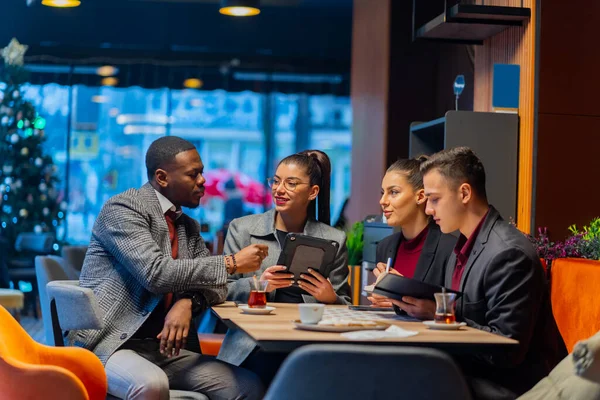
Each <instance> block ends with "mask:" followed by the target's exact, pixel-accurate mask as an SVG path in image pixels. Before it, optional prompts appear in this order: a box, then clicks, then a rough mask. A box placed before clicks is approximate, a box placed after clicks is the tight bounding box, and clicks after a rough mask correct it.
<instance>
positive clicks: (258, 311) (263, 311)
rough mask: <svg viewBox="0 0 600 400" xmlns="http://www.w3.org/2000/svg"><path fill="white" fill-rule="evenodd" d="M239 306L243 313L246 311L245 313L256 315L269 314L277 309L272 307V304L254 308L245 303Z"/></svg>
mask: <svg viewBox="0 0 600 400" xmlns="http://www.w3.org/2000/svg"><path fill="white" fill-rule="evenodd" d="M238 308H239V309H240V310H242V313H244V314H254V315H267V314H271V313H272V312H273V311H275V307H271V306H266V307H265V308H253V307H248V305H246V304H244V305H239V306H238Z"/></svg>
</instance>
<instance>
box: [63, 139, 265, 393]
mask: <svg viewBox="0 0 600 400" xmlns="http://www.w3.org/2000/svg"><path fill="white" fill-rule="evenodd" d="M146 167H147V170H148V179H149V182H148V183H146V184H145V185H144V186H142V187H141V188H140V189H130V190H128V191H126V192H124V193H121V194H119V195H117V196H114V197H112V198H111V199H109V200H108V201H107V202H106V204H105V205H104V206H103V208H102V211H101V212H100V214H99V215H98V218H97V220H96V223H95V224H94V229H93V231H92V237H91V240H90V245H89V249H88V252H87V254H86V257H85V261H84V264H83V269H82V271H81V277H80V284H81V286H83V287H87V288H91V289H92V290H93V291H94V293H95V295H96V296H97V299H98V303H99V304H100V308H101V309H102V311H103V312H104V319H103V322H104V326H103V328H102V329H100V330H82V331H75V332H71V333H70V334H69V341H70V343H71V344H74V345H76V346H81V347H85V348H87V349H89V350H91V351H93V352H94V353H95V354H96V355H97V356H98V357H99V358H100V360H101V361H102V362H103V363H104V364H105V368H106V373H107V377H108V391H109V393H110V394H111V395H113V396H117V397H119V398H123V399H168V398H169V389H172V390H183V391H189V392H197V393H203V394H205V395H206V396H208V397H210V398H211V399H259V398H261V397H262V394H263V388H262V385H261V383H260V381H259V379H258V378H257V377H256V376H255V375H254V374H253V373H251V372H250V371H247V370H244V369H242V368H238V367H234V366H232V365H229V364H226V363H224V362H221V361H217V360H214V359H211V358H208V357H206V356H202V355H200V354H197V353H193V352H190V351H187V350H185V349H184V346H185V341H186V338H187V336H188V333H189V332H190V324H191V319H192V315H193V314H198V313H200V312H201V311H203V310H204V309H206V308H207V307H210V306H211V305H213V304H215V303H219V302H222V301H224V300H225V297H226V295H227V277H228V275H229V274H233V273H243V272H252V271H255V270H257V269H258V268H259V267H260V264H261V262H262V260H263V259H264V258H265V257H266V256H267V255H268V249H267V247H266V246H261V245H252V246H248V247H246V248H244V249H242V250H241V251H240V252H238V253H236V254H234V255H233V256H215V257H210V256H209V251H208V250H207V248H206V246H205V244H204V241H203V240H202V237H201V236H200V227H199V224H198V222H197V221H195V220H193V219H192V218H190V217H188V216H187V215H185V214H183V213H182V212H181V207H182V206H183V207H192V208H195V207H198V205H199V203H200V199H201V198H202V196H203V195H204V183H205V179H204V177H203V176H202V173H203V169H204V166H203V164H202V161H201V159H200V155H199V154H198V151H197V150H196V148H195V147H194V145H192V144H191V143H190V142H188V141H186V140H183V139H181V138H178V137H175V136H168V137H163V138H160V139H158V140H156V141H154V142H153V143H152V144H151V145H150V148H149V149H148V152H147V154H146ZM192 334H194V332H193V329H192Z"/></svg>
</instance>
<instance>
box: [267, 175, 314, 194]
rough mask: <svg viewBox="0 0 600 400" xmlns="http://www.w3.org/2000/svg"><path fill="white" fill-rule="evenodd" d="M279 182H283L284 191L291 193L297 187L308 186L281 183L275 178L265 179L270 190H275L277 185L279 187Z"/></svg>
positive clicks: (298, 183) (300, 183)
mask: <svg viewBox="0 0 600 400" xmlns="http://www.w3.org/2000/svg"><path fill="white" fill-rule="evenodd" d="M281 182H283V187H284V188H285V190H287V191H289V192H293V191H294V190H296V187H297V186H298V185H308V183H306V182H296V181H282V180H281V179H279V178H276V177H272V178H267V183H268V184H269V187H270V188H271V189H277V188H278V187H279V185H281Z"/></svg>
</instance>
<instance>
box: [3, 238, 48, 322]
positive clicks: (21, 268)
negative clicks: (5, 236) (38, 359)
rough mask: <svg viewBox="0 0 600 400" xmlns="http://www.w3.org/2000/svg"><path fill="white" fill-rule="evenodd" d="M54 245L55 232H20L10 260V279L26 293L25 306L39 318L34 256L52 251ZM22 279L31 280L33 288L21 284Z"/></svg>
mask: <svg viewBox="0 0 600 400" xmlns="http://www.w3.org/2000/svg"><path fill="white" fill-rule="evenodd" d="M53 245H54V234H52V233H39V234H38V233H33V232H27V233H20V234H19V235H17V239H16V240H15V250H16V251H17V254H16V255H15V256H14V257H12V258H10V259H9V260H8V276H9V279H10V280H11V281H12V282H13V283H14V285H15V287H17V288H18V289H19V290H21V291H22V292H23V293H25V308H26V309H27V308H31V309H32V310H33V316H34V317H35V318H36V319H37V318H38V304H37V303H38V288H37V287H36V286H37V280H36V276H35V262H34V258H35V256H38V255H46V254H50V253H52V246H53ZM21 281H23V282H25V283H27V282H29V283H30V284H31V290H30V288H26V287H25V286H21V284H20V282H21Z"/></svg>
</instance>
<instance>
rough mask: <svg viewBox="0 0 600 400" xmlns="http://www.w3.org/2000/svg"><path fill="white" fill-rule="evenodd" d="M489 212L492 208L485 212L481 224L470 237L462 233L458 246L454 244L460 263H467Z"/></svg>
mask: <svg viewBox="0 0 600 400" xmlns="http://www.w3.org/2000/svg"><path fill="white" fill-rule="evenodd" d="M489 213H490V210H489V209H488V211H487V212H486V213H485V215H484V216H483V218H481V221H479V224H477V227H476V228H475V230H474V231H473V233H472V234H471V236H469V238H468V239H467V237H466V236H465V235H463V234H462V233H461V235H460V237H459V238H458V241H457V242H456V246H454V254H456V260H457V261H458V263H459V264H460V265H463V266H464V265H465V264H466V263H467V260H468V259H469V255H470V254H471V251H472V250H473V246H475V240H477V236H479V232H480V231H481V227H482V226H483V221H485V218H486V217H487V216H488V214H489Z"/></svg>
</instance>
